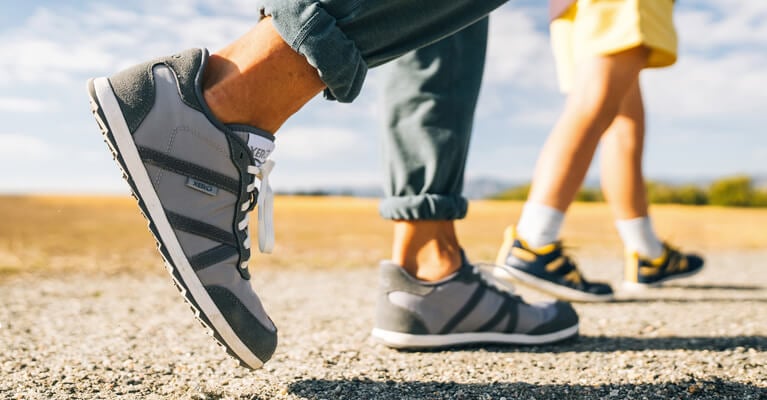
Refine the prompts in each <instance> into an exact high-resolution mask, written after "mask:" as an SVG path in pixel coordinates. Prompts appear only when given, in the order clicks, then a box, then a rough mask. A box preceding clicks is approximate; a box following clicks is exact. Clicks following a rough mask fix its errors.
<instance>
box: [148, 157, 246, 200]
mask: <svg viewBox="0 0 767 400" xmlns="http://www.w3.org/2000/svg"><path fill="white" fill-rule="evenodd" d="M137 149H138V153H139V156H140V157H141V160H142V161H144V162H145V163H147V164H150V165H154V166H156V167H158V168H162V169H165V170H168V171H171V172H175V173H177V174H179V175H183V176H187V177H191V178H194V179H196V180H199V181H202V182H205V183H207V184H209V185H213V186H215V187H218V188H220V189H222V190H226V191H227V192H229V193H233V194H235V195H239V194H240V182H238V181H237V180H235V179H232V178H230V177H228V176H226V175H223V174H220V173H218V172H216V171H211V170H210V169H207V168H205V167H201V166H199V165H196V164H192V163H190V162H188V161H184V160H180V159H178V158H175V157H171V156H169V155H167V154H164V153H162V152H159V151H157V150H153V149H150V148H147V147H142V146H137Z"/></svg>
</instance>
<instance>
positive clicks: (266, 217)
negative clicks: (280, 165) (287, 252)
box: [238, 160, 274, 268]
mask: <svg viewBox="0 0 767 400" xmlns="http://www.w3.org/2000/svg"><path fill="white" fill-rule="evenodd" d="M273 168H274V161H272V160H266V162H264V163H263V164H262V165H261V166H260V167H258V166H255V165H250V166H248V173H249V174H251V175H253V176H255V177H256V178H258V179H259V180H260V181H261V186H260V187H259V189H258V199H257V206H258V249H259V250H260V251H261V252H262V253H271V252H272V249H273V248H274V192H272V187H271V185H269V174H270V173H271V172H272V169H273ZM255 190H256V184H255V182H254V183H251V184H250V185H248V187H247V191H248V193H249V194H250V193H253V191H255ZM251 205H252V204H251V200H250V196H248V200H247V201H246V202H245V203H242V205H241V206H240V210H242V211H248V210H249V209H250V206H251ZM249 219H250V212H246V213H245V217H244V218H243V219H242V221H240V223H239V224H238V228H240V230H241V231H245V233H246V234H247V236H246V237H245V241H244V242H243V243H242V245H243V246H245V248H246V249H250V234H249V233H248V222H249ZM247 266H248V262H247V261H243V263H242V264H241V265H240V268H245V267H247Z"/></svg>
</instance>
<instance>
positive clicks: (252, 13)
mask: <svg viewBox="0 0 767 400" xmlns="http://www.w3.org/2000/svg"><path fill="white" fill-rule="evenodd" d="M154 3H156V2H153V1H147V2H145V3H144V4H143V5H139V8H138V9H135V8H136V4H129V5H126V6H123V7H115V6H112V5H103V4H90V5H89V6H87V7H86V8H84V9H80V10H73V9H67V8H56V9H51V8H45V7H40V8H38V9H37V10H36V12H35V14H34V15H32V16H31V17H30V18H29V19H27V20H26V21H25V22H24V23H23V24H22V25H21V26H19V27H17V28H14V29H9V30H5V31H4V32H2V33H1V34H0V54H12V55H13V56H11V57H2V58H0V85H6V86H7V85H12V84H18V83H27V84H35V83H36V84H51V83H52V84H58V85H63V84H75V83H79V82H80V81H81V80H82V79H83V77H84V76H88V75H95V74H105V73H111V72H114V71H115V70H117V69H120V68H123V67H126V66H129V65H132V64H134V63H136V62H140V61H141V60H144V59H147V58H150V57H157V56H160V55H165V54H169V53H171V52H175V51H178V50H180V49H183V48H186V47H193V46H210V47H213V48H214V49H217V48H218V47H221V46H223V45H225V44H226V43H228V42H229V41H231V40H232V39H233V38H235V37H237V36H239V35H241V34H242V33H244V32H245V31H247V29H248V28H249V27H251V26H252V25H253V24H255V22H256V20H257V18H256V15H257V12H258V10H257V9H256V8H255V7H253V6H252V5H250V6H248V5H247V4H246V2H241V1H231V2H225V3H227V4H222V3H216V4H217V5H216V9H217V10H218V9H221V10H227V11H228V12H229V13H230V14H224V15H221V14H217V15H214V16H205V15H204V14H202V12H201V11H200V8H201V7H212V4H210V3H211V2H210V1H174V2H166V3H162V6H160V5H155V4H154ZM129 7H131V8H134V9H130V8H129ZM231 7H236V8H231ZM148 10H149V11H151V12H148Z"/></svg>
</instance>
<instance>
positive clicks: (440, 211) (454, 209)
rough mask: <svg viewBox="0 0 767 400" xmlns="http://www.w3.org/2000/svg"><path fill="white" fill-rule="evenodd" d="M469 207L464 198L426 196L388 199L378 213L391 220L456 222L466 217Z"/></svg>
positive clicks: (381, 205) (382, 202)
mask: <svg viewBox="0 0 767 400" xmlns="http://www.w3.org/2000/svg"><path fill="white" fill-rule="evenodd" d="M468 207H469V203H468V201H466V199H465V198H464V197H462V196H445V195H438V194H425V195H417V196H406V197H388V198H386V199H384V200H382V201H381V204H380V205H379V206H378V212H379V213H380V214H381V217H383V218H385V219H391V220H408V221H411V220H455V219H462V218H464V217H466V212H467V211H468Z"/></svg>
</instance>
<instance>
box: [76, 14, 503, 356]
mask: <svg viewBox="0 0 767 400" xmlns="http://www.w3.org/2000/svg"><path fill="white" fill-rule="evenodd" d="M276 3H277V5H276V6H275V7H271V8H265V11H267V12H266V14H269V16H271V17H272V18H265V19H264V20H263V21H262V22H261V23H259V26H257V27H256V28H255V29H254V30H252V31H251V32H249V33H248V34H246V35H245V36H244V37H243V38H241V39H240V40H238V41H236V42H235V43H234V44H233V45H232V46H228V47H227V48H225V49H224V50H222V51H221V52H220V53H219V54H218V55H217V56H216V57H214V58H213V60H211V59H210V58H209V57H208V54H207V51H205V50H199V49H198V50H190V51H186V52H183V53H179V54H176V55H174V56H170V57H164V58H160V59H156V60H153V61H151V62H148V63H144V64H141V65H138V66H135V67H132V68H129V69H127V70H125V71H122V72H120V73H117V74H115V75H113V76H112V77H109V78H98V79H94V80H91V81H90V82H89V85H88V91H89V95H90V97H91V105H92V109H93V112H94V115H95V116H96V119H97V121H98V123H99V126H100V128H101V130H102V132H103V134H104V137H105V139H106V141H107V143H108V144H109V146H110V148H111V150H112V151H113V153H114V156H115V160H116V161H117V163H118V165H119V166H120V168H121V169H122V170H123V171H124V175H125V177H126V179H127V180H128V182H129V184H130V185H131V188H132V190H133V192H134V195H135V196H136V198H137V199H138V201H139V206H140V207H141V209H142V212H143V213H144V214H145V215H146V217H147V219H148V220H149V223H150V228H151V230H152V233H153V234H154V236H155V239H156V240H157V242H158V244H159V248H160V251H161V253H162V255H163V257H164V259H165V261H166V265H167V267H168V270H169V272H170V273H171V274H172V276H173V279H174V281H175V282H176V283H177V285H178V286H179V289H180V291H181V293H182V294H183V295H184V297H185V298H186V299H187V301H188V302H189V304H190V305H191V306H192V307H193V309H194V310H195V313H196V314H197V315H198V317H199V318H200V320H201V321H202V322H203V324H204V325H205V326H206V327H208V328H209V329H210V330H211V332H212V334H213V335H214V336H215V337H216V339H217V340H218V341H219V342H220V343H221V344H223V345H224V346H225V347H226V349H227V351H228V352H229V353H230V354H232V355H233V356H235V357H237V358H238V359H239V360H240V361H241V363H242V364H243V365H245V366H248V367H251V368H256V367H259V366H261V364H262V363H263V362H265V361H266V360H268V359H269V357H270V356H271V354H272V353H273V351H274V349H275V346H276V343H277V332H276V328H275V326H274V324H273V323H272V322H271V320H270V319H269V317H268V316H267V315H266V312H265V311H264V310H263V307H262V306H261V303H260V301H259V299H258V297H257V296H256V294H255V292H254V291H253V289H252V287H251V286H250V282H249V278H250V274H249V272H248V270H247V266H248V261H249V259H250V239H249V235H248V230H249V229H248V220H249V218H248V213H249V211H251V210H252V209H253V208H254V207H255V203H258V209H259V210H258V211H259V247H260V248H261V249H262V250H264V251H269V250H270V249H271V247H272V244H273V242H272V238H271V235H270V234H269V232H270V231H271V222H270V221H271V217H270V212H269V210H270V208H271V196H270V188H269V184H268V175H269V172H270V171H271V167H272V163H271V162H270V161H268V160H267V157H268V156H269V153H270V152H271V151H272V149H273V148H274V142H273V137H272V134H273V133H274V132H273V131H274V130H276V129H277V128H278V127H279V126H280V125H281V124H282V123H283V122H284V120H285V119H286V118H288V117H289V116H290V115H291V114H292V113H293V112H295V111H296V110H298V109H300V107H301V106H302V105H303V104H304V103H305V102H306V101H308V99H310V98H311V97H313V96H314V95H315V94H316V93H317V92H319V91H320V90H322V88H323V87H327V88H328V90H329V94H331V95H333V96H336V97H338V98H339V99H340V100H343V101H351V100H352V99H353V98H354V97H355V96H356V94H357V93H358V91H359V88H360V86H361V84H362V80H363V79H364V71H365V70H366V68H367V66H368V64H369V65H377V64H380V63H383V62H385V61H388V60H390V59H392V58H395V57H396V56H398V55H400V54H402V53H404V52H406V51H408V50H411V49H413V48H416V47H418V46H420V45H424V44H426V43H429V42H430V41H432V40H437V39H439V38H440V37H442V36H446V35H449V34H451V33H453V32H455V31H457V30H459V29H460V28H462V27H463V26H466V25H468V24H470V23H471V22H474V21H476V20H478V19H480V18H482V17H483V16H484V15H485V14H486V13H487V12H488V11H489V10H490V9H492V8H494V7H495V6H497V5H500V4H501V3H502V1H499V0H488V1H482V2H476V1H460V2H451V3H450V4H449V5H444V9H445V12H439V11H438V12H435V13H432V14H429V13H422V12H421V13H416V14H412V11H413V10H412V9H411V8H412V7H416V8H417V7H421V6H425V7H432V9H434V10H440V6H443V4H442V3H441V2H437V1H434V0H430V1H427V2H417V3H418V4H416V5H413V4H412V3H413V2H405V1H401V2H372V1H370V2H364V1H363V2H360V1H330V2H324V3H322V4H320V3H319V2H313V1H308V2H307V1H297V2H284V1H280V2H276ZM345 7H346V8H348V9H344V8H345ZM427 9H428V8H427ZM396 10H400V11H404V12H401V13H399V14H401V15H400V17H399V18H396V17H397V15H398V13H397V12H395V11H396ZM293 11H295V12H293ZM329 11H332V12H333V13H335V15H336V16H333V15H332V14H330V13H329ZM292 12H293V13H292ZM381 16H385V17H388V18H378V17H381ZM275 21H278V23H275ZM291 21H292V22H295V25H291ZM398 22H401V24H400V23H398ZM392 25H393V26H392ZM339 26H344V27H346V28H347V29H346V30H341V29H340V28H339ZM382 26H383V28H381V27H382ZM352 33H353V34H352ZM382 33H384V34H389V35H388V37H378V38H377V39H376V36H381V34H382ZM294 34H295V35H294ZM347 34H349V36H347ZM349 37H351V38H352V39H351V40H350V39H349ZM286 40H287V41H286ZM254 44H255V46H254ZM379 45H381V46H386V45H388V46H390V47H376V46H379ZM261 46H263V47H261ZM291 51H292V52H293V53H291ZM299 54H300V56H298V55H299ZM349 55H350V57H348V58H344V56H349ZM363 56H364V58H363ZM208 66H211V69H207V67H208ZM310 67H312V68H313V69H314V70H316V71H317V72H318V73H319V79H317V74H316V73H313V72H312V68H310ZM203 81H205V82H204V84H203ZM254 90H257V92H255V93H254V92H253V91H254ZM265 95H269V96H273V97H271V98H268V99H265V97H264V96H265ZM208 101H210V103H211V104H210V105H209V104H208ZM238 102H240V104H239V105H238V104H236V103H238ZM251 103H253V104H251ZM243 105H244V106H243ZM230 107H231V108H230ZM256 113H263V114H264V115H263V118H261V116H254V114H256ZM252 125H255V126H252ZM256 178H258V180H260V188H259V189H257V188H256V185H257V184H259V182H258V180H256Z"/></svg>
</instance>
